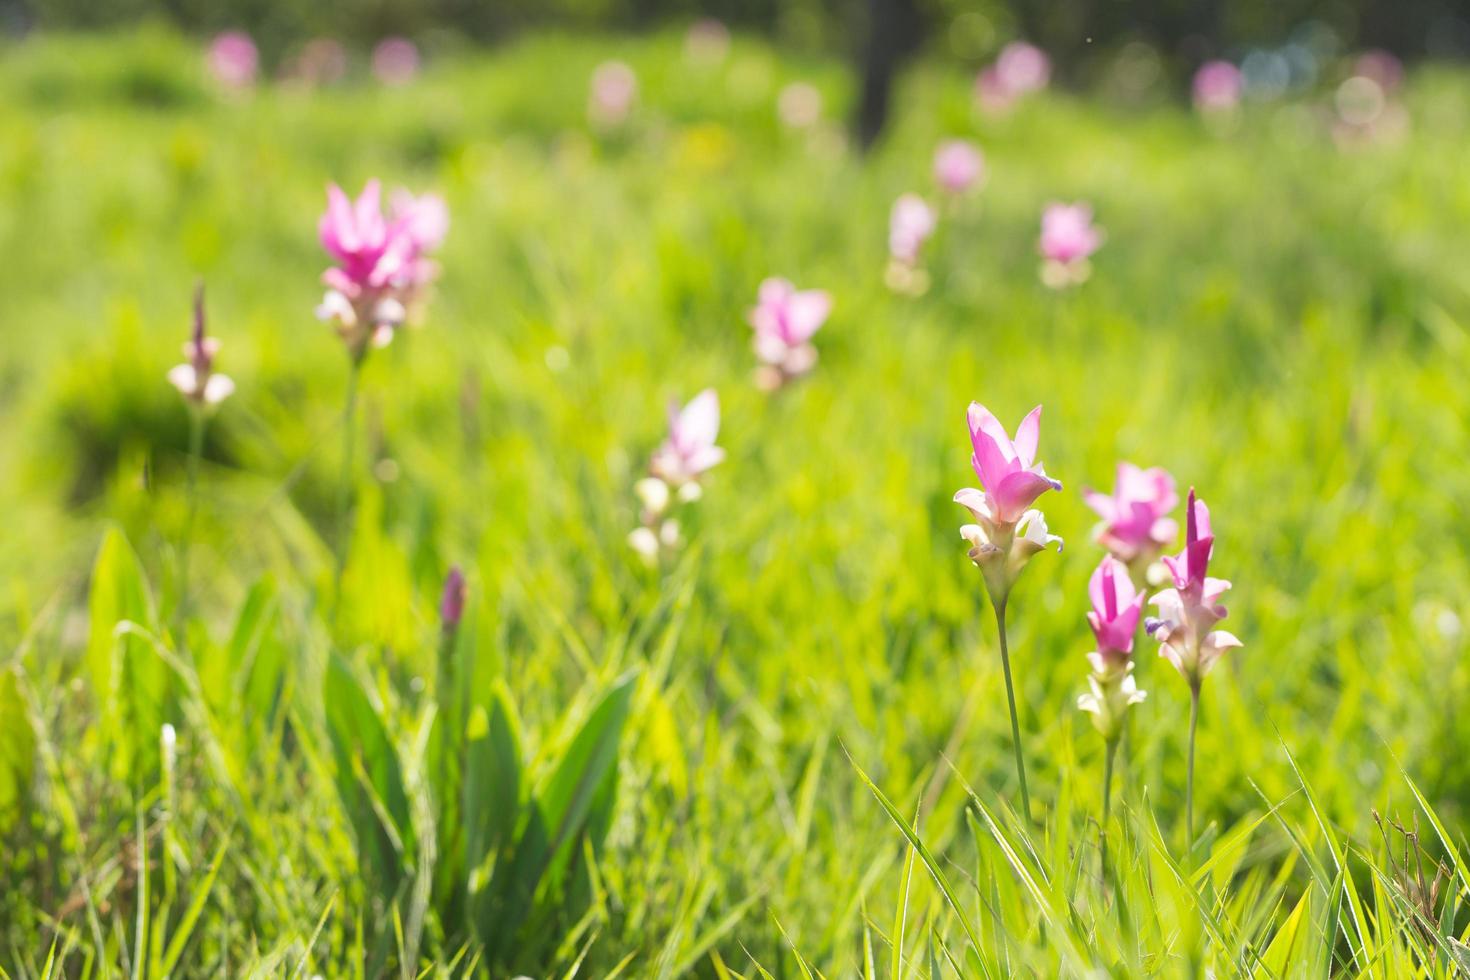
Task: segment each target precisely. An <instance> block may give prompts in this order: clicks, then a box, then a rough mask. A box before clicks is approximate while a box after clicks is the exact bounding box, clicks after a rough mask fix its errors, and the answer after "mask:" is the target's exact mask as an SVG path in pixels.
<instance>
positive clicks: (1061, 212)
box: [1040, 204, 1102, 265]
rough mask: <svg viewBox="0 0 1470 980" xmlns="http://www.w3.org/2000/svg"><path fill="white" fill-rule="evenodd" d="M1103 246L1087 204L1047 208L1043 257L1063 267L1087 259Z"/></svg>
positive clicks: (1043, 232)
mask: <svg viewBox="0 0 1470 980" xmlns="http://www.w3.org/2000/svg"><path fill="white" fill-rule="evenodd" d="M1101 244H1102V235H1101V234H1099V232H1098V229H1097V226H1096V225H1094V224H1093V223H1092V208H1090V207H1088V206H1087V205H1085V204H1048V205H1047V206H1046V210H1044V211H1042V213H1041V241H1040V246H1041V254H1042V256H1043V257H1044V258H1046V259H1048V260H1050V261H1052V262H1060V263H1062V264H1064V265H1067V264H1070V263H1073V262H1078V261H1080V260H1082V259H1085V258H1088V257H1089V256H1091V255H1092V253H1093V252H1096V251H1097V249H1098V246H1099V245H1101Z"/></svg>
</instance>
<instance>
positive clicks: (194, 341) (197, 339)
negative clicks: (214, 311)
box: [168, 285, 235, 405]
mask: <svg viewBox="0 0 1470 980" xmlns="http://www.w3.org/2000/svg"><path fill="white" fill-rule="evenodd" d="M218 353H219V341H218V340H215V339H214V338H213V337H206V336H205V334H204V286H203V285H200V286H199V287H198V288H197V289H195V290H194V328H193V330H192V332H191V333H190V335H189V340H188V342H186V343H185V344H184V363H183V364H179V365H177V366H175V367H174V368H172V369H171V370H170V371H169V372H168V380H169V383H170V384H172V385H173V386H174V387H175V388H177V389H178V390H179V394H181V395H183V396H184V397H185V398H187V399H188V400H189V401H191V402H194V403H195V404H197V405H218V404H219V403H220V402H222V401H224V400H225V399H226V398H228V397H230V395H231V394H232V393H233V392H234V390H235V382H233V381H231V380H230V379H229V378H228V377H226V376H225V375H223V374H218V373H216V372H215V370H214V357H215V355H216V354H218Z"/></svg>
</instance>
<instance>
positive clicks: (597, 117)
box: [587, 61, 638, 126]
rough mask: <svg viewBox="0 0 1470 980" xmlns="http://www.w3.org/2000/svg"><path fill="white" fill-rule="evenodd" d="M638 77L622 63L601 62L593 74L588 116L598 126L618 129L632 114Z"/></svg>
mask: <svg viewBox="0 0 1470 980" xmlns="http://www.w3.org/2000/svg"><path fill="white" fill-rule="evenodd" d="M637 98H638V76H637V75H634V74H633V69H632V68H630V67H628V66H627V65H626V64H624V63H623V62H621V61H604V62H603V63H602V64H600V65H598V66H597V68H596V69H595V70H594V71H593V72H592V88H591V93H590V96H589V101H588V104H587V115H588V117H589V118H590V119H591V120H592V122H593V123H594V124H596V125H598V126H617V125H619V124H621V123H622V122H623V121H624V120H625V119H627V118H628V114H629V113H631V112H632V111H633V103H634V102H635V101H636V99H637Z"/></svg>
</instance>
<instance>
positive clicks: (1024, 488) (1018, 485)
mask: <svg viewBox="0 0 1470 980" xmlns="http://www.w3.org/2000/svg"><path fill="white" fill-rule="evenodd" d="M965 421H966V423H967V424H968V426H969V429H970V446H971V449H972V450H973V452H972V453H971V455H970V467H971V468H972V469H974V471H975V475H976V476H977V477H979V479H980V485H981V486H982V487H983V488H984V489H985V493H986V495H987V499H988V500H989V502H990V510H991V514H992V516H993V517H994V518H995V520H997V521H1000V522H1001V523H1006V524H1010V523H1014V522H1016V521H1018V520H1020V518H1021V515H1022V514H1023V513H1024V512H1025V510H1026V508H1028V507H1030V506H1031V504H1032V503H1034V502H1035V500H1036V498H1037V497H1039V496H1041V495H1042V494H1043V493H1045V492H1046V491H1048V490H1060V489H1062V485H1061V484H1060V483H1058V482H1057V481H1056V480H1053V479H1052V478H1051V477H1049V476H1047V475H1046V470H1045V469H1044V468H1043V467H1042V465H1041V464H1040V463H1038V462H1037V461H1036V448H1037V441H1038V440H1039V438H1040V436H1041V406H1040V405H1037V406H1036V407H1035V408H1033V409H1032V410H1031V412H1030V413H1029V414H1028V415H1027V416H1026V417H1025V418H1024V419H1022V420H1021V425H1020V426H1019V427H1018V428H1017V429H1016V438H1015V439H1011V437H1010V436H1009V435H1007V434H1006V430H1005V427H1004V426H1002V425H1001V424H1000V421H999V420H998V419H997V418H996V417H995V416H994V415H992V414H991V413H990V410H989V409H987V408H986V407H985V406H984V405H981V404H980V403H979V402H971V403H970V408H969V410H968V411H967V412H966V413H965Z"/></svg>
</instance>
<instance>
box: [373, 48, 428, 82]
mask: <svg viewBox="0 0 1470 980" xmlns="http://www.w3.org/2000/svg"><path fill="white" fill-rule="evenodd" d="M418 73H419V49H418V46H417V45H415V44H414V43H413V42H412V41H410V40H409V39H408V38H406V37H385V38H384V39H383V40H381V41H379V42H378V43H377V45H376V46H375V47H374V48H373V75H375V76H376V77H377V79H378V81H380V82H382V83H383V84H384V85H407V84H408V83H409V82H411V81H413V80H414V78H415V77H417V75H418Z"/></svg>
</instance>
